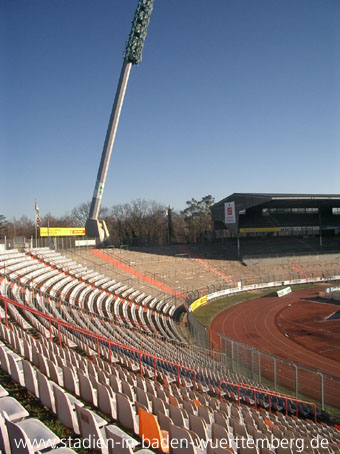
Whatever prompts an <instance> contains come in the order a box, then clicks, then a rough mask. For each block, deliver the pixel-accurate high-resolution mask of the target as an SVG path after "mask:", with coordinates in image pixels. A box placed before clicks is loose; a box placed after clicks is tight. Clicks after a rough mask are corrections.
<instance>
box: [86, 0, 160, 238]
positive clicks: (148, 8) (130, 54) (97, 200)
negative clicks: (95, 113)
mask: <svg viewBox="0 0 340 454" xmlns="http://www.w3.org/2000/svg"><path fill="white" fill-rule="evenodd" d="M153 3H154V0H139V1H138V5H137V9H136V12H135V16H134V18H133V21H132V27H131V31H130V35H129V40H128V42H127V44H126V47H125V51H124V54H123V57H124V60H123V66H122V69H121V72H120V78H119V82H118V87H117V91H116V96H115V100H114V103H113V107H112V112H111V116H110V120H109V125H108V128H107V132H106V137H105V142H104V147H103V152H102V156H101V161H100V165H99V169H98V174H97V180H96V185H95V188H94V193H93V197H92V202H91V207H90V213H89V217H88V219H87V221H86V235H87V236H88V237H95V238H99V241H100V242H103V241H105V240H106V239H108V238H109V233H108V230H107V227H106V224H105V222H104V221H103V220H100V219H98V216H99V210H100V205H101V200H102V197H103V193H104V187H105V182H106V177H107V172H108V169H109V164H110V159H111V154H112V149H113V145H114V141H115V138H116V133H117V128H118V123H119V117H120V113H121V110H122V106H123V102H124V97H125V93H126V88H127V84H128V80H129V76H130V72H131V67H132V65H137V64H138V63H140V62H141V61H142V53H143V47H144V41H145V38H146V35H147V28H148V26H149V23H150V16H151V13H152V10H153Z"/></svg>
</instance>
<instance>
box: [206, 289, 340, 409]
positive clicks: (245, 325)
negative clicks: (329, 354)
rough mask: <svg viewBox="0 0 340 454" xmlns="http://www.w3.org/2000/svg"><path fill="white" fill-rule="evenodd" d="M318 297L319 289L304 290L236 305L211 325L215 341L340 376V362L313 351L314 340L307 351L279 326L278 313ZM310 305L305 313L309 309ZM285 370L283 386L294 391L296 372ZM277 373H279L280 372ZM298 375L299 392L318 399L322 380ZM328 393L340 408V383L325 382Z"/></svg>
mask: <svg viewBox="0 0 340 454" xmlns="http://www.w3.org/2000/svg"><path fill="white" fill-rule="evenodd" d="M317 295H318V290H316V289H315V288H312V289H302V290H297V291H294V292H293V293H291V294H289V295H286V296H284V297H282V298H278V297H277V296H275V297H264V298H257V299H253V300H250V301H246V302H244V303H241V304H237V305H236V306H233V307H231V308H229V309H226V310H225V311H223V312H222V313H220V314H219V315H218V316H217V317H215V318H214V320H213V322H212V324H211V333H212V339H213V341H215V342H214V343H215V345H216V344H217V343H218V341H217V339H216V334H215V333H221V334H224V335H225V336H227V337H230V338H232V339H236V340H238V341H240V342H242V343H244V344H247V345H251V346H253V347H255V348H257V349H258V350H261V351H264V352H267V353H272V354H274V355H276V356H279V357H281V358H284V359H287V360H289V361H294V362H296V363H299V364H302V365H304V366H307V367H312V368H314V369H318V370H320V371H323V372H326V373H328V374H330V375H335V376H337V377H340V363H339V362H338V361H335V360H332V359H329V358H325V357H324V356H322V355H321V354H319V353H318V352H316V351H313V344H312V338H311V341H310V348H309V349H307V348H306V347H304V346H302V345H300V344H297V343H296V342H294V341H293V340H291V339H289V338H287V337H286V336H285V335H284V333H283V332H282V331H281V330H280V327H279V326H278V325H277V316H278V314H279V313H280V311H282V310H283V309H284V308H286V307H287V306H288V304H291V305H294V303H296V302H297V301H299V300H301V299H302V298H306V297H315V296H317ZM307 304H308V303H306V310H307V309H308V306H307ZM338 346H339V345H338ZM281 364H282V363H281ZM263 365H264V370H265V369H267V370H268V368H271V369H272V367H273V366H272V362H270V361H264V364H263ZM282 365H283V364H282ZM282 369H283V370H281V374H282V375H283V376H284V379H283V380H281V383H282V384H285V385H286V386H288V385H289V386H290V387H291V388H292V389H294V388H295V386H294V384H295V369H294V368H291V370H289V366H287V367H282ZM278 372H279V373H280V371H278ZM271 375H272V373H271ZM299 375H300V377H299V391H300V392H301V390H303V392H304V393H308V395H310V396H312V397H317V398H318V397H319V396H317V393H316V389H319V388H320V377H319V376H318V375H314V374H313V375H312V374H305V373H303V372H302V371H301V372H300V374H299ZM325 394H326V398H327V399H326V403H332V404H333V405H334V406H337V407H338V408H340V381H339V382H334V381H332V383H327V380H325Z"/></svg>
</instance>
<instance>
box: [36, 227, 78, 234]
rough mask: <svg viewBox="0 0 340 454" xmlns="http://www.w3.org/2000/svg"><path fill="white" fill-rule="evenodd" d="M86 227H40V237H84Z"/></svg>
mask: <svg viewBox="0 0 340 454" xmlns="http://www.w3.org/2000/svg"><path fill="white" fill-rule="evenodd" d="M85 234H86V232H85V227H40V236H84V235H85Z"/></svg>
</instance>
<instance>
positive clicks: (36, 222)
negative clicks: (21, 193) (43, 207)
mask: <svg viewBox="0 0 340 454" xmlns="http://www.w3.org/2000/svg"><path fill="white" fill-rule="evenodd" d="M35 225H36V226H37V227H39V226H40V225H41V219H40V214H39V207H38V202H37V201H35Z"/></svg>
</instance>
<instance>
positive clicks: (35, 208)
mask: <svg viewBox="0 0 340 454" xmlns="http://www.w3.org/2000/svg"><path fill="white" fill-rule="evenodd" d="M34 213H35V247H36V248H37V247H38V246H37V244H38V227H37V201H35V204H34Z"/></svg>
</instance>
